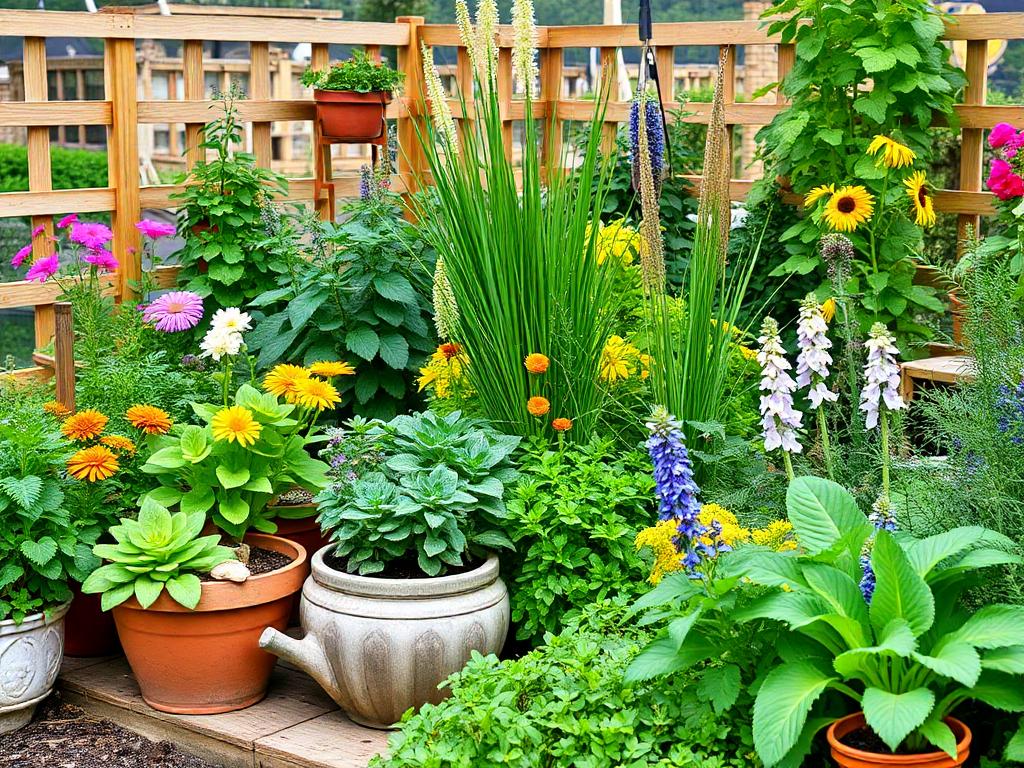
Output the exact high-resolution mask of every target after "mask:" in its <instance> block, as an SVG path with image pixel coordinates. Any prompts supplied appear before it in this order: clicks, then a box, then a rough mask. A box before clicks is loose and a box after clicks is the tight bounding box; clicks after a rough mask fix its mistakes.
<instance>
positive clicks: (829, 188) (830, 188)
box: [804, 184, 836, 208]
mask: <svg viewBox="0 0 1024 768" xmlns="http://www.w3.org/2000/svg"><path fill="white" fill-rule="evenodd" d="M835 193H836V185H835V184H822V185H821V186H820V187H815V188H814V189H812V190H811V191H810V192H808V193H807V197H805V198H804V207H805V208H810V207H811V206H812V205H814V204H815V203H816V202H818V201H819V200H821V198H823V197H828V196H830V195H834V194H835Z"/></svg>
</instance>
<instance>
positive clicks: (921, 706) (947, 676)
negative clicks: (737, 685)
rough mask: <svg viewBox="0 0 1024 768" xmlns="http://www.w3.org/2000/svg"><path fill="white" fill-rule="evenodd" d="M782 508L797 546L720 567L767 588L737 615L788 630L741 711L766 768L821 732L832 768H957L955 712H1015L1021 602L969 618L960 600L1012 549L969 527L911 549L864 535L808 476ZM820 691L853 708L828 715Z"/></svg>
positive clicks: (1012, 558) (963, 746)
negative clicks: (982, 707)
mask: <svg viewBox="0 0 1024 768" xmlns="http://www.w3.org/2000/svg"><path fill="white" fill-rule="evenodd" d="M787 508H788V512H789V518H790V521H791V522H792V523H793V526H794V528H795V530H796V533H797V538H798V541H799V545H800V548H801V549H800V551H798V552H790V553H774V552H767V551H763V550H760V551H759V550H757V549H748V550H746V551H745V552H744V551H739V552H737V553H735V555H736V557H734V558H732V559H731V561H732V563H733V565H739V570H737V571H736V572H735V573H737V574H742V575H743V576H744V577H745V578H746V579H749V580H750V581H751V582H753V583H755V584H760V585H763V586H770V587H775V589H773V590H772V591H771V592H770V593H768V594H767V595H765V596H764V597H762V598H760V599H759V600H757V601H756V602H755V603H754V604H752V605H749V606H746V607H745V608H743V609H741V610H739V611H738V612H737V613H736V618H737V619H739V620H741V621H746V620H751V619H763V618H773V619H777V620H779V621H781V622H782V623H783V624H785V625H787V626H788V627H789V630H790V636H789V638H788V639H786V638H784V639H783V642H782V643H780V645H781V646H783V647H786V648H789V649H790V652H788V653H782V654H781V656H782V659H783V661H782V663H780V664H778V665H777V666H776V667H775V668H774V669H772V670H771V671H770V672H769V673H768V674H767V676H766V677H765V678H764V680H763V683H762V684H761V686H760V688H759V690H758V692H757V699H756V703H755V706H754V743H755V746H756V748H757V752H758V754H759V756H760V757H761V759H762V761H763V762H764V763H765V765H766V766H774V765H776V764H787V765H788V764H796V763H795V762H794V759H797V758H799V757H801V756H802V755H803V754H804V753H805V752H806V750H807V748H808V747H809V745H810V742H811V739H812V738H813V736H814V734H815V733H816V732H817V731H818V730H820V729H821V728H825V727H827V728H828V741H829V745H830V747H831V750H832V757H833V759H834V760H835V761H836V762H837V763H838V764H839V765H840V766H846V767H848V768H866V767H867V766H875V765H877V766H883V765H902V766H931V767H933V768H940V767H942V768H947V767H952V766H957V765H961V764H963V762H964V761H965V760H966V759H967V756H968V751H969V748H970V742H971V732H970V729H969V728H968V727H967V725H965V724H964V723H962V722H961V721H959V720H957V719H956V718H955V717H953V713H954V712H955V710H956V708H957V707H958V706H959V705H960V704H961V703H963V702H964V701H968V700H977V701H980V702H984V703H986V704H989V705H991V706H993V707H996V708H997V709H1002V710H1007V711H1024V681H1022V679H1021V672H1022V669H1024V666H1022V664H1024V653H1022V649H1021V639H1022V635H1021V628H1022V627H1024V606H1018V605H987V606H985V607H983V608H980V609H978V610H976V611H970V610H968V609H967V608H966V607H964V606H963V604H962V603H961V601H960V597H961V595H962V593H963V592H964V591H965V589H966V588H967V587H968V586H970V585H971V583H972V576H973V572H974V571H976V570H978V569H979V568H983V567H986V566H993V565H1003V564H1010V563H1021V562H1022V559H1021V558H1020V557H1019V556H1017V555H1016V554H1015V553H1014V552H1013V550H1014V549H1015V545H1014V544H1013V542H1012V541H1010V540H1009V539H1007V538H1006V537H1004V536H1002V535H1000V534H997V533H994V532H992V531H989V530H986V529H984V528H980V527H976V526H972V527H964V528H956V529H953V530H950V531H946V532H944V533H940V534H937V535H934V536H930V537H928V538H926V539H921V540H918V539H914V538H912V537H910V536H907V535H903V534H900V535H898V536H897V535H894V534H893V533H890V532H889V531H888V530H885V528H884V527H883V528H880V529H878V530H877V531H876V530H875V529H874V528H873V526H872V525H871V523H870V522H869V521H868V519H867V518H866V517H865V516H864V514H863V513H862V512H861V511H860V510H859V509H858V508H857V505H856V503H855V501H854V499H853V497H852V496H851V495H850V494H849V493H848V492H847V491H846V490H845V489H844V488H842V487H841V486H839V485H837V484H835V483H832V482H830V481H828V480H823V479H820V478H813V477H802V478H797V479H796V480H794V481H793V482H792V483H791V485H790V488H789V492H788V495H787ZM866 551H869V552H870V554H869V555H868V554H863V555H862V553H863V552H866ZM780 587H784V588H781V589H780ZM826 691H836V692H838V693H839V694H842V695H843V696H845V697H847V698H849V699H850V700H852V701H853V702H854V704H855V705H856V708H857V710H858V711H856V712H854V713H852V714H850V715H848V716H846V717H843V718H841V719H839V720H835V719H834V717H832V718H830V717H828V716H827V715H826V713H825V712H824V711H823V710H821V707H820V704H819V699H820V698H821V697H822V694H824V693H825V692H826Z"/></svg>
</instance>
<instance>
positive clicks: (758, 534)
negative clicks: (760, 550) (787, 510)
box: [750, 520, 796, 552]
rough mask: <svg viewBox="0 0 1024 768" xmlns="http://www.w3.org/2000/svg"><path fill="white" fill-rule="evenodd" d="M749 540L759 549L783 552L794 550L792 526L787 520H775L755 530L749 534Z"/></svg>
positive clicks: (794, 542) (794, 541)
mask: <svg viewBox="0 0 1024 768" xmlns="http://www.w3.org/2000/svg"><path fill="white" fill-rule="evenodd" d="M750 540H751V541H752V542H753V543H754V544H757V545H758V546H761V547H768V548H769V549H774V550H775V551H776V552H785V551H787V550H791V549H796V540H795V539H794V537H793V524H792V523H791V522H789V520H775V521H774V522H771V523H769V524H768V525H766V526H765V527H764V528H755V529H754V530H752V531H751V532H750Z"/></svg>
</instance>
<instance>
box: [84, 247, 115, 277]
mask: <svg viewBox="0 0 1024 768" xmlns="http://www.w3.org/2000/svg"><path fill="white" fill-rule="evenodd" d="M82 261H86V262H88V263H89V264H93V265H95V266H97V267H99V268H100V269H104V270H106V271H108V272H115V271H116V270H117V268H118V267H120V266H121V265H120V263H118V261H117V259H116V258H115V257H114V254H112V253H111V252H110V251H108V250H107V249H106V248H99V249H97V250H94V251H92V250H91V251H89V252H88V253H87V254H85V256H83V257H82Z"/></svg>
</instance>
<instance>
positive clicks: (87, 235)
mask: <svg viewBox="0 0 1024 768" xmlns="http://www.w3.org/2000/svg"><path fill="white" fill-rule="evenodd" d="M113 237H114V233H113V232H111V231H110V227H108V226H106V225H105V224H100V223H99V222H94V221H76V222H75V223H74V225H73V226H72V227H71V242H73V243H78V244H79V245H84V246H85V247H86V248H88V249H89V250H92V251H98V250H100V249H102V248H103V247H105V246H106V244H107V243H109V242H110V240H111V239H112V238H113Z"/></svg>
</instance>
